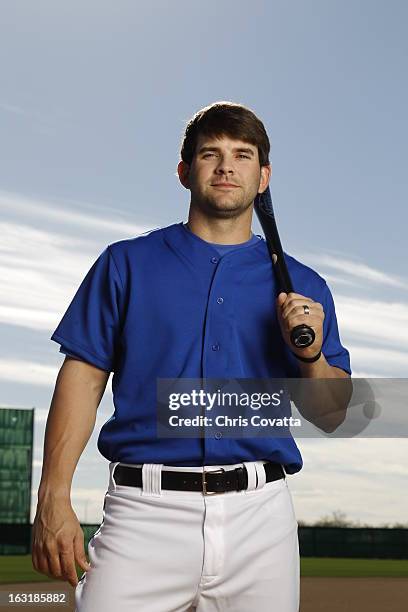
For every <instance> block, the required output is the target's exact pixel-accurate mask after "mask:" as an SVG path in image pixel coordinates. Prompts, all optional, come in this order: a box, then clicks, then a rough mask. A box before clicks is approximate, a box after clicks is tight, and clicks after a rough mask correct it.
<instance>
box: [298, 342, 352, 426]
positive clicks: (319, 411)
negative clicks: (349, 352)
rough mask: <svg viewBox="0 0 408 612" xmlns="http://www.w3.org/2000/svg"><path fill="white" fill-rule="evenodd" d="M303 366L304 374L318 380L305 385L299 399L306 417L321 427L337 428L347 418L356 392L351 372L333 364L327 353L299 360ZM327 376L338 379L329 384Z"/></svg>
mask: <svg viewBox="0 0 408 612" xmlns="http://www.w3.org/2000/svg"><path fill="white" fill-rule="evenodd" d="M299 368H300V373H301V377H302V378H306V379H316V383H306V385H304V386H303V387H301V388H303V391H302V392H301V393H300V394H299V395H298V397H297V400H296V402H297V404H296V405H297V407H298V409H299V410H300V411H301V413H302V414H303V416H305V418H307V419H308V420H309V421H311V422H313V423H314V424H315V425H317V426H318V427H320V428H321V429H323V430H325V431H327V432H332V431H334V430H335V429H336V428H337V427H338V426H339V425H340V424H341V423H342V422H343V421H344V419H345V417H346V413H347V406H348V404H349V401H350V398H351V395H352V390H353V387H352V382H351V380H350V377H349V375H348V374H347V372H345V371H344V370H341V369H340V368H336V367H334V366H331V365H329V364H328V363H327V361H326V359H325V357H324V355H323V354H322V355H321V357H320V359H318V360H317V361H315V362H314V363H305V362H302V361H299ZM324 379H338V380H337V381H336V382H331V381H328V382H327V384H325V381H324ZM339 379H345V380H343V381H340V380H339ZM317 380H319V382H317ZM296 402H295V403H296ZM298 404H299V405H298Z"/></svg>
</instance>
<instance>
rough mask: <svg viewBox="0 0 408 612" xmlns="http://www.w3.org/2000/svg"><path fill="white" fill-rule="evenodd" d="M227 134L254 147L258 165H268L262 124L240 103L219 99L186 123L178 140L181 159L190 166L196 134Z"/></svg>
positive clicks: (266, 143)
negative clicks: (180, 139) (256, 149)
mask: <svg viewBox="0 0 408 612" xmlns="http://www.w3.org/2000/svg"><path fill="white" fill-rule="evenodd" d="M201 134H202V135H204V136H207V137H209V138H218V137H220V136H228V137H229V138H233V139H236V140H242V141H243V142H248V143H249V144H252V145H254V146H256V147H257V148H258V156H259V165H260V166H266V165H268V164H269V151H270V148H271V146H270V142H269V138H268V135H267V133H266V130H265V127H264V124H263V123H262V121H261V120H260V119H258V117H257V116H256V115H255V113H253V112H252V111H251V110H250V109H249V108H247V107H246V106H244V105H243V104H238V103H234V102H228V101H224V100H223V101H219V102H214V103H213V104H210V105H209V106H205V107H204V108H202V109H201V110H199V111H197V112H196V113H195V115H194V116H193V117H192V119H190V121H189V122H188V123H187V126H186V129H185V132H184V134H183V138H182V142H181V151H180V155H181V159H182V160H183V161H184V162H186V163H187V164H189V165H191V162H192V161H193V157H194V154H195V149H196V146H197V141H198V137H199V136H200V135H201Z"/></svg>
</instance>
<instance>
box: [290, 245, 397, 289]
mask: <svg viewBox="0 0 408 612" xmlns="http://www.w3.org/2000/svg"><path fill="white" fill-rule="evenodd" d="M301 260H302V261H304V262H305V263H307V264H308V265H318V266H319V269H325V268H326V269H328V270H336V271H338V272H342V273H343V275H344V276H343V277H339V276H337V277H336V281H337V282H348V283H349V282H350V277H352V278H354V279H358V280H359V281H364V282H365V283H371V284H377V285H382V286H384V287H395V288H398V289H408V281H407V280H406V279H404V278H400V277H398V276H395V275H393V274H388V273H386V272H384V271H382V270H376V269H375V268H372V267H371V266H368V265H367V264H365V263H362V262H357V261H353V260H351V259H347V258H345V257H333V256H332V255H328V254H325V255H324V254H323V255H320V254H319V255H316V254H311V253H304V254H302V256H301ZM324 277H325V278H327V275H326V274H324ZM359 284H360V286H361V283H359Z"/></svg>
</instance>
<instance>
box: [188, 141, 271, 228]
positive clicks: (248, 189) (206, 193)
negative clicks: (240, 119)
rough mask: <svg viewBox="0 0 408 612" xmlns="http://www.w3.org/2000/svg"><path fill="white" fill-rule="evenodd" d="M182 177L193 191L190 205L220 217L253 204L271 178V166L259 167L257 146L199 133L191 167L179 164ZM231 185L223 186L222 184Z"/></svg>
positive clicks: (227, 216)
mask: <svg viewBox="0 0 408 612" xmlns="http://www.w3.org/2000/svg"><path fill="white" fill-rule="evenodd" d="M178 172H179V177H180V180H181V182H182V183H183V185H184V186H185V187H186V188H188V189H190V191H191V206H196V207H198V208H200V209H201V210H202V211H203V212H205V213H206V214H208V215H210V216H212V217H218V218H232V217H237V216H239V215H240V214H242V213H243V212H244V211H245V210H247V209H248V208H249V207H250V206H251V205H252V203H253V201H254V198H255V196H256V194H257V193H258V191H260V192H262V191H264V190H265V189H266V186H267V184H268V181H269V177H270V166H266V167H263V168H262V169H261V168H260V166H259V156H258V149H257V147H256V146H254V145H251V144H248V143H247V142H243V141H241V140H233V139H231V138H229V137H228V136H222V137H220V138H208V137H206V136H202V135H200V136H199V138H198V142H197V146H196V151H195V155H194V158H193V160H192V163H191V165H190V166H188V165H187V164H185V163H184V162H180V163H179V168H178ZM228 184H229V185H231V186H223V185H228Z"/></svg>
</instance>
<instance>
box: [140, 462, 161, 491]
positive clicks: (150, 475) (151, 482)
mask: <svg viewBox="0 0 408 612" xmlns="http://www.w3.org/2000/svg"><path fill="white" fill-rule="evenodd" d="M162 467H163V463H144V464H143V466H142V495H152V496H154V497H160V496H161V494H162V490H161V473H162Z"/></svg>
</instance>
